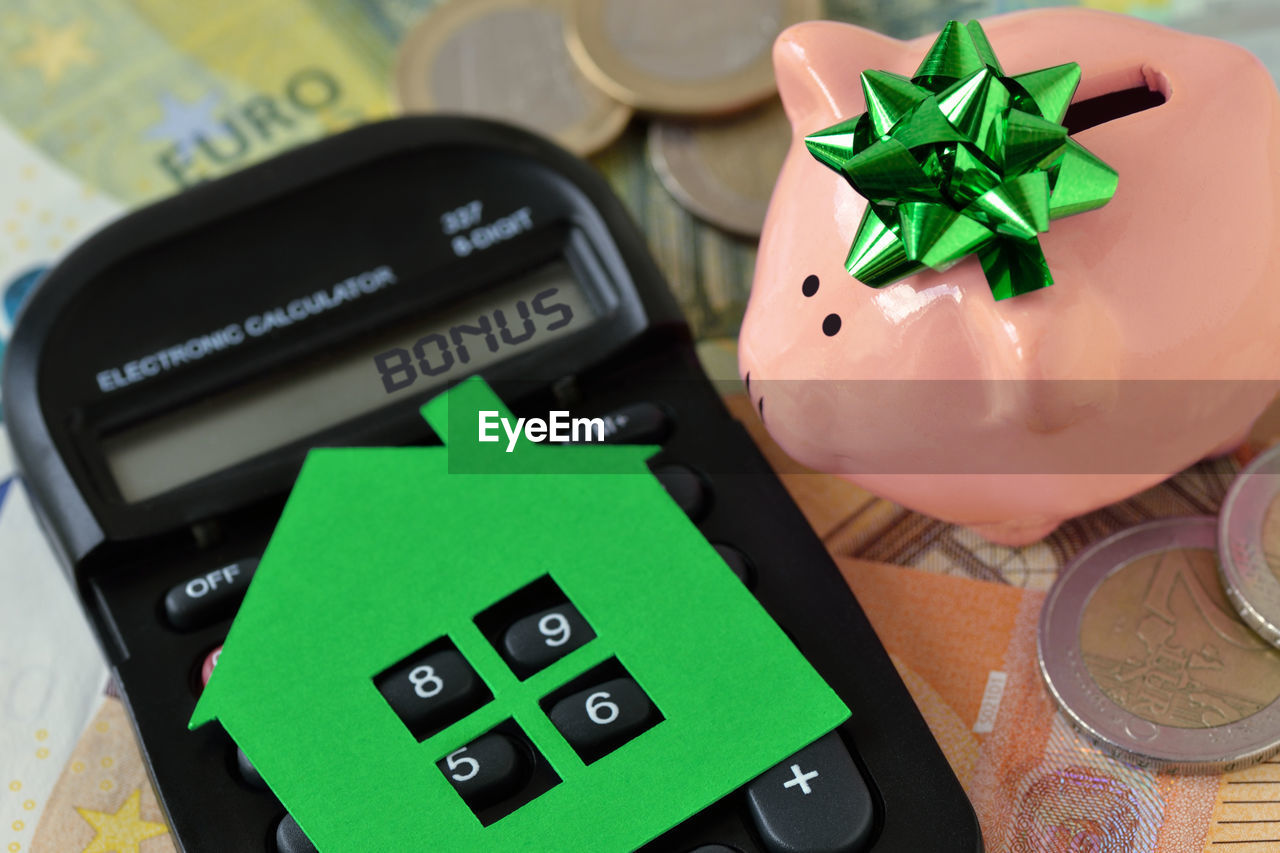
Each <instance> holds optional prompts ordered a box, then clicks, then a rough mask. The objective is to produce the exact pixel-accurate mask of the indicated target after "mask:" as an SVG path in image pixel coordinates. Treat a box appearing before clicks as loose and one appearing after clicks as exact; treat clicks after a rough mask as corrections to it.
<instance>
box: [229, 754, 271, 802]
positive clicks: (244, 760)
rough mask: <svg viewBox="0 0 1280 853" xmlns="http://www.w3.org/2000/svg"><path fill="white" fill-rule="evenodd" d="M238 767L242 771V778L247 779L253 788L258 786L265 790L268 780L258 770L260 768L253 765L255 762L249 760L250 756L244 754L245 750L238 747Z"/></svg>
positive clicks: (246, 781) (247, 782)
mask: <svg viewBox="0 0 1280 853" xmlns="http://www.w3.org/2000/svg"><path fill="white" fill-rule="evenodd" d="M236 769H237V770H239V771H240V778H241V779H243V780H244V781H245V783H246V784H247V785H249V787H251V788H257V789H259V790H262V791H265V790H266V789H267V782H266V780H265V779H263V778H262V774H261V773H259V772H258V768H256V767H254V766H253V762H251V761H249V756H247V755H245V754H244V750H243V749H240V748H239V747H236Z"/></svg>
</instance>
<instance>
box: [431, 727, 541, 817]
mask: <svg viewBox="0 0 1280 853" xmlns="http://www.w3.org/2000/svg"><path fill="white" fill-rule="evenodd" d="M437 766H438V767H439V768H440V772H441V773H443V774H444V775H445V778H447V779H448V780H449V782H450V783H451V784H452V785H453V787H454V789H455V790H457V792H458V793H459V794H461V795H462V799H463V800H465V801H466V803H467V805H468V806H470V807H471V809H472V811H479V810H480V809H483V808H486V807H488V806H491V805H493V804H494V803H496V802H499V801H501V800H503V799H505V798H506V797H508V796H510V795H511V794H513V793H515V792H516V791H518V790H519V789H520V788H521V787H522V786H523V785H524V783H525V779H526V777H527V776H528V775H529V774H528V766H529V762H528V757H527V756H526V755H525V751H524V750H523V749H521V748H520V747H518V746H516V744H514V743H513V742H512V741H511V738H509V737H507V736H506V735H501V734H487V735H484V736H483V737H480V738H477V739H476V740H474V741H472V742H471V743H469V744H467V745H466V746H464V747H462V748H461V749H455V750H454V751H453V752H451V753H449V754H448V755H446V756H445V757H444V758H442V759H441V760H440V761H439V762H438V763H437Z"/></svg>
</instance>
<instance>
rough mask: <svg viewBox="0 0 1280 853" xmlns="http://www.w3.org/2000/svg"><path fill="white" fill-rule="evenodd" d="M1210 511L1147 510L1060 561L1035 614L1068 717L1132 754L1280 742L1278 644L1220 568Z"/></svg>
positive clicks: (1194, 752)
mask: <svg viewBox="0 0 1280 853" xmlns="http://www.w3.org/2000/svg"><path fill="white" fill-rule="evenodd" d="M1217 546H1218V520H1217V519H1215V518H1211V517H1196V518H1172V519H1163V520H1160V521H1152V522H1148V523H1146V524H1142V525H1139V526H1137V527H1134V528H1131V529H1129V530H1125V531H1123V532H1121V533H1117V534H1116V535H1114V536H1111V537H1109V538H1107V539H1104V540H1103V541H1101V542H1099V543H1097V544H1096V545H1094V546H1092V547H1090V548H1088V549H1087V550H1085V551H1084V552H1083V553H1081V554H1080V555H1079V556H1078V557H1076V559H1074V560H1073V561H1072V562H1071V564H1070V565H1068V566H1067V567H1066V568H1065V569H1063V571H1062V574H1061V575H1060V576H1059V577H1058V580H1057V582H1056V583H1055V584H1054V586H1053V588H1052V589H1051V590H1050V591H1049V595H1048V598H1047V599H1046V600H1045V604H1044V610H1043V612H1042V613H1041V616H1040V631H1039V636H1038V638H1037V639H1038V648H1039V657H1040V670H1041V673H1042V674H1043V675H1044V679H1045V683H1046V684H1047V685H1048V687H1049V692H1050V693H1051V694H1052V695H1053V698H1054V699H1055V700H1056V701H1057V703H1058V706H1059V707H1060V708H1061V709H1062V711H1063V713H1064V714H1065V715H1066V717H1067V719H1068V720H1070V721H1071V723H1072V724H1073V725H1075V727H1076V728H1077V729H1078V730H1079V731H1081V732H1082V733H1083V734H1084V735H1085V736H1086V737H1087V738H1089V739H1090V740H1092V741H1093V742H1094V743H1095V744H1097V745H1098V746H1100V747H1101V748H1103V749H1105V750H1106V751H1108V752H1110V753H1112V754H1113V755H1115V756H1117V757H1119V758H1121V759H1123V760H1125V761H1129V762H1132V763H1134V764H1138V765H1142V766H1146V767H1156V768H1160V769H1173V770H1181V771H1189V772H1210V771H1221V770H1227V769H1230V768H1233V767H1239V766H1243V765H1245V764H1251V763H1253V762H1256V761H1260V760H1262V759H1263V758H1265V757H1267V756H1269V755H1271V754H1273V753H1275V752H1276V751H1277V750H1280V651H1278V650H1276V649H1275V648H1273V647H1272V646H1270V645H1268V644H1267V643H1265V642H1264V641H1263V640H1262V639H1261V638H1259V637H1258V635H1257V634H1255V633H1254V632H1253V631H1251V630H1249V628H1248V626H1246V625H1245V624H1244V623H1243V622H1241V621H1240V619H1239V617H1237V616H1236V614H1235V611H1234V610H1233V609H1232V607H1231V604H1230V603H1229V602H1228V601H1227V598H1226V595H1225V594H1224V593H1223V590H1222V585H1221V583H1220V582H1219V579H1218V547H1217Z"/></svg>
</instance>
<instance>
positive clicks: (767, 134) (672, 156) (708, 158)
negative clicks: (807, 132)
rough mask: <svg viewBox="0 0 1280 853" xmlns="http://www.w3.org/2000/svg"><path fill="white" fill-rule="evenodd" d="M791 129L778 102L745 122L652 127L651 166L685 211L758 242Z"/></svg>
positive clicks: (740, 119) (739, 119)
mask: <svg viewBox="0 0 1280 853" xmlns="http://www.w3.org/2000/svg"><path fill="white" fill-rule="evenodd" d="M790 144H791V126H790V125H789V124H788V123H787V116H786V113H784V112H783V111H782V104H781V102H779V101H777V100H774V101H773V102H771V103H769V104H766V105H765V106H763V107H757V108H755V109H753V110H752V111H751V112H749V113H744V114H743V115H741V116H735V117H733V118H729V119H724V120H722V121H714V122H712V121H708V122H698V123H696V124H688V123H683V122H675V121H655V122H653V123H652V124H650V125H649V161H650V162H651V163H652V164H653V169H654V171H655V172H657V173H658V177H660V178H661V179H662V183H663V185H664V186H665V187H666V188H667V191H668V192H670V193H671V194H672V195H673V196H675V197H676V200H678V201H679V202H680V203H681V204H682V205H684V207H686V208H688V210H689V211H690V212H691V213H693V214H694V215H695V216H699V217H701V218H702V219H705V220H707V221H708V222H710V223H712V224H713V225H718V226H720V227H721V228H724V229H725V230H727V231H731V232H733V233H735V234H741V235H743V236H745V237H757V238H758V237H759V236H760V229H761V228H762V227H763V226H764V216H765V212H766V211H767V210H768V209H769V197H770V196H771V195H772V194H773V185H774V182H775V181H777V179H778V172H779V171H781V169H782V161H783V160H785V159H786V156H787V148H788V147H789V146H790Z"/></svg>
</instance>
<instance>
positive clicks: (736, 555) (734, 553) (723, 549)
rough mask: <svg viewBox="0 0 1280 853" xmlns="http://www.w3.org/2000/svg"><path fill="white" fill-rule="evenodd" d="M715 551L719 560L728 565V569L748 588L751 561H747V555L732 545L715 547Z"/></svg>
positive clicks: (750, 575)
mask: <svg viewBox="0 0 1280 853" xmlns="http://www.w3.org/2000/svg"><path fill="white" fill-rule="evenodd" d="M715 549H716V553H717V554H719V555H720V559H722V560H724V561H725V562H726V563H728V564H729V568H730V569H732V570H733V573H734V574H735V575H737V576H738V580H740V581H742V582H743V583H744V584H746V585H747V586H748V587H750V586H751V583H752V580H751V577H752V570H751V561H750V560H748V559H747V555H746V554H744V553H742V552H741V551H739V550H738V549H737V548H735V547H733V546H732V545H716V546H715Z"/></svg>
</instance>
